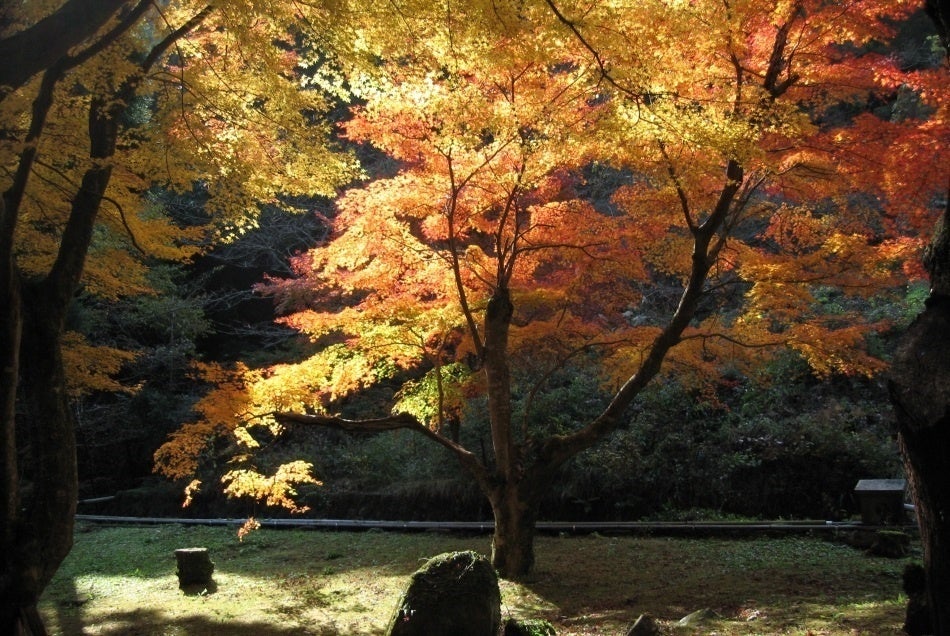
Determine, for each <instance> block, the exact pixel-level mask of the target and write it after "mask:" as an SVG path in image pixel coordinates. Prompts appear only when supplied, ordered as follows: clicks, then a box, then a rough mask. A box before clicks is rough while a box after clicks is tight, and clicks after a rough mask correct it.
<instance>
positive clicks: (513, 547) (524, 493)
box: [488, 481, 542, 579]
mask: <svg viewBox="0 0 950 636" xmlns="http://www.w3.org/2000/svg"><path fill="white" fill-rule="evenodd" d="M527 483H528V482H525V481H520V482H517V483H513V484H504V485H502V486H500V487H498V488H496V489H494V490H493V491H492V492H491V493H489V495H488V499H489V502H490V503H491V508H492V516H493V517H494V518H495V530H494V533H493V534H492V542H491V549H492V554H491V562H492V565H493V566H494V568H495V570H496V571H497V572H498V573H499V574H500V575H501V576H502V577H503V578H506V579H518V578H519V577H522V576H524V575H526V574H528V572H530V571H531V569H532V567H534V526H535V523H536V522H537V520H538V510H539V509H540V507H541V495H542V492H541V491H538V490H537V489H530V488H527V487H526V484H527Z"/></svg>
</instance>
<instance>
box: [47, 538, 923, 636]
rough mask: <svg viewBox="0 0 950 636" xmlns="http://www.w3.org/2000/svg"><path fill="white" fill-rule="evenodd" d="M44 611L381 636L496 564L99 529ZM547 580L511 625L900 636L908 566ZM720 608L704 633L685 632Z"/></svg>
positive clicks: (674, 545)
mask: <svg viewBox="0 0 950 636" xmlns="http://www.w3.org/2000/svg"><path fill="white" fill-rule="evenodd" d="M81 530H84V531H80V532H78V533H77V536H76V547H75V548H74V550H73V552H72V554H71V555H70V556H69V558H68V559H67V560H66V562H65V563H64V564H63V567H62V569H61V571H60V573H59V574H58V575H57V577H56V579H55V580H54V581H53V583H52V584H51V586H50V588H49V589H48V590H47V593H46V595H45V597H44V599H43V601H42V603H41V611H42V613H43V616H44V618H45V619H46V621H47V625H48V626H49V627H50V629H51V632H52V633H53V634H66V635H73V634H101V635H109V636H117V635H119V634H137V635H140V636H151V635H159V634H162V635H167V634H188V635H190V636H204V635H210V634H229V635H236V636H250V635H251V634H255V635H261V636H268V635H272V634H304V635H307V634H310V635H330V634H340V635H342V634H353V635H355V636H360V635H366V636H370V635H378V634H382V633H383V632H384V630H385V626H386V623H387V620H388V618H389V615H390V613H391V612H392V611H393V608H394V607H395V605H396V603H397V600H398V598H399V595H400V593H401V592H402V590H403V589H404V587H405V585H406V583H407V582H408V579H409V576H410V575H411V573H412V572H413V571H414V570H415V569H417V568H418V567H419V566H420V565H422V563H423V562H424V561H425V560H426V559H428V558H429V557H431V556H434V555H435V554H439V553H441V552H447V551H453V550H466V549H473V550H476V551H479V552H482V553H488V552H489V551H490V539H489V538H488V537H486V536H456V535H445V534H434V533H416V534H398V533H389V532H375V531H369V532H323V531H303V530H300V531H298V530H261V531H258V532H255V533H253V534H251V535H250V536H249V537H247V538H246V539H245V540H244V541H243V542H241V541H238V539H237V537H236V536H235V531H234V529H233V528H223V527H179V526H161V527H140V528H95V527H92V528H88V529H81ZM190 546H202V547H207V548H208V549H209V551H210V553H211V557H212V560H213V561H214V562H215V572H214V577H213V578H214V585H213V586H212V588H211V589H208V590H203V591H201V590H199V591H197V592H195V593H192V594H185V593H184V592H183V591H181V590H180V589H179V588H178V581H177V577H176V575H175V568H176V564H175V559H174V550H175V549H176V548H181V547H190ZM536 548H537V566H536V568H535V570H534V572H532V574H531V575H530V576H528V577H526V578H525V579H523V580H521V581H502V582H501V589H502V614H503V616H505V617H508V616H511V617H518V618H544V619H546V620H548V621H550V622H551V623H552V624H553V625H554V626H555V627H556V628H557V630H558V634H560V635H562V636H565V635H572V634H577V635H579V634H622V633H625V630H626V628H629V626H630V624H632V623H633V621H634V620H636V618H637V616H639V615H640V614H641V613H649V614H651V615H653V616H654V617H656V618H657V619H658V620H659V621H660V622H661V624H662V625H663V626H664V629H666V630H667V631H668V632H670V633H676V634H709V633H713V632H715V633H717V634H719V635H720V636H752V635H755V634H788V635H795V636H806V635H809V634H811V636H819V635H827V636H845V635H847V636H852V635H854V634H877V635H887V634H894V635H897V634H900V625H901V623H902V621H903V612H904V603H905V601H904V599H903V598H902V596H901V592H900V572H901V570H902V569H903V566H904V564H905V563H906V560H890V559H881V558H874V557H868V556H866V555H864V554H863V553H862V552H860V551H858V550H855V549H853V548H850V547H847V546H845V545H841V544H837V543H831V542H828V541H824V540H821V539H817V538H801V537H792V538H784V539H774V538H762V539H754V540H752V539H743V540H729V539H671V538H644V537H640V538H636V537H618V536H598V535H590V536H574V537H570V536H566V537H551V536H540V537H538V539H537V546H536ZM703 608H709V609H711V610H712V611H713V612H714V613H715V615H714V617H713V618H711V619H709V620H708V621H707V622H705V623H704V624H703V625H702V627H701V628H686V629H677V628H675V623H676V621H678V620H679V619H680V618H682V617H683V616H685V615H686V614H689V613H691V612H694V611H696V610H698V609H703Z"/></svg>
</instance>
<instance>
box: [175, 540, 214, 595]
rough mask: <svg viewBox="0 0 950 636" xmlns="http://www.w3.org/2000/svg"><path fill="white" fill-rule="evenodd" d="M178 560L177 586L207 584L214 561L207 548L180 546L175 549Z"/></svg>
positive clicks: (209, 581) (176, 559)
mask: <svg viewBox="0 0 950 636" xmlns="http://www.w3.org/2000/svg"><path fill="white" fill-rule="evenodd" d="M175 561H177V562H178V586H179V587H185V586H192V585H195V586H197V585H209V584H210V583H211V574H212V573H213V572H214V563H212V561H211V557H210V556H209V555H208V548H180V549H178V550H175Z"/></svg>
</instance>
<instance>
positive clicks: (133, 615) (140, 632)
mask: <svg viewBox="0 0 950 636" xmlns="http://www.w3.org/2000/svg"><path fill="white" fill-rule="evenodd" d="M95 627H96V629H95V633H96V634H97V635H100V636H159V635H164V634H182V635H187V636H212V635H221V634H227V635H228V636H278V635H285V634H300V627H299V626H293V625H289V626H287V627H283V626H281V625H280V620H279V618H275V619H274V620H273V621H268V622H266V623H264V622H251V623H242V622H238V621H237V620H229V621H227V622H221V621H216V620H209V619H208V618H206V617H203V616H187V617H182V618H175V619H169V618H168V617H166V616H163V615H162V614H161V613H159V612H156V611H153V610H148V609H140V610H136V611H132V612H124V613H117V614H113V615H111V616H109V619H108V622H107V623H102V624H99V625H96V626H95ZM83 633H86V632H84V631H82V629H80V630H79V631H75V632H66V631H65V630H64V631H63V634H76V635H78V634H83ZM308 633H311V634H318V635H319V636H337V634H339V632H337V631H321V632H308Z"/></svg>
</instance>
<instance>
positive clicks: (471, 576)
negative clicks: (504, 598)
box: [386, 550, 501, 636]
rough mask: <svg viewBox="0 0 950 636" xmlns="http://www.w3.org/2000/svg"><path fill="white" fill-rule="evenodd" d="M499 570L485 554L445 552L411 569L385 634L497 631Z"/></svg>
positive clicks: (465, 635)
mask: <svg viewBox="0 0 950 636" xmlns="http://www.w3.org/2000/svg"><path fill="white" fill-rule="evenodd" d="M500 626H501V592H500V591H499V589H498V576H497V575H496V574H495V569H494V568H493V567H492V566H491V563H490V562H489V561H488V559H486V558H485V557H484V556H482V555H480V554H478V553H476V552H472V551H470V550H469V551H465V552H448V553H445V554H440V555H438V556H436V557H433V558H431V559H429V561H428V562H426V564H425V565H423V566H422V567H421V568H419V570H417V571H416V572H415V574H413V575H412V579H410V581H409V586H408V587H407V588H406V591H405V592H403V595H402V597H401V598H400V599H399V604H398V605H397V606H396V611H395V612H393V616H392V618H391V619H390V620H389V628H388V630H387V632H386V633H387V634H389V636H497V634H498V631H499V628H500Z"/></svg>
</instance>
